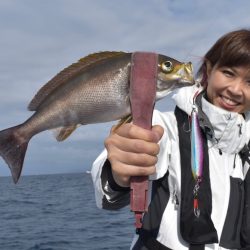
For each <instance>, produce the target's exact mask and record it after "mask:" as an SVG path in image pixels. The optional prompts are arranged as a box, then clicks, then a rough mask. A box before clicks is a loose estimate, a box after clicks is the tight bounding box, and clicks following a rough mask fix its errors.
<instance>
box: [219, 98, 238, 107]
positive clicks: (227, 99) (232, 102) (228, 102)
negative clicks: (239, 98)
mask: <svg viewBox="0 0 250 250" xmlns="http://www.w3.org/2000/svg"><path fill="white" fill-rule="evenodd" d="M221 98H222V100H223V101H224V102H225V103H226V104H228V105H231V106H236V105H238V104H239V103H238V102H236V101H234V100H232V99H230V98H228V97H226V96H221Z"/></svg>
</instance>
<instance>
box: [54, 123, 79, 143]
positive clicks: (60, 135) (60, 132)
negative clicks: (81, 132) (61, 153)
mask: <svg viewBox="0 0 250 250" xmlns="http://www.w3.org/2000/svg"><path fill="white" fill-rule="evenodd" d="M76 128H77V125H72V126H69V127H62V128H58V129H56V130H55V138H56V140H57V141H64V140H65V139H67V138H68V137H69V136H70V135H71V134H72V133H73V131H74V130H75V129H76Z"/></svg>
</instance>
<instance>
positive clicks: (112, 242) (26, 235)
mask: <svg viewBox="0 0 250 250" xmlns="http://www.w3.org/2000/svg"><path fill="white" fill-rule="evenodd" d="M133 225H134V219H133V214H132V213H131V212H130V210H129V207H126V208H124V209H121V210H119V211H106V210H101V209H98V208H97V207H96V204H95V197H94V188H93V184H92V180H91V176H90V174H87V173H80V174H79V173H76V174H75V173H74V174H54V175H37V176H22V177H21V179H20V181H19V183H18V184H17V185H15V184H14V183H13V182H12V179H11V178H10V177H1V178H0V249H1V250H81V249H86V250H99V249H103V250H104V249H106V250H113V249H114V250H119V249H120V250H127V249H129V246H130V243H131V241H132V238H133V234H134V226H133Z"/></svg>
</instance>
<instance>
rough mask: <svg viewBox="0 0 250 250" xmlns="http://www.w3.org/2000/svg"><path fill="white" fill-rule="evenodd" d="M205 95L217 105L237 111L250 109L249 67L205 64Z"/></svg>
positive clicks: (241, 111)
mask: <svg viewBox="0 0 250 250" xmlns="http://www.w3.org/2000/svg"><path fill="white" fill-rule="evenodd" d="M207 76H208V78H207V81H208V85H207V97H208V100H209V101H210V102H211V103H212V104H214V105H215V106H217V107H220V108H223V109H225V110H228V111H231V112H237V113H243V112H245V111H250V68H248V67H219V68H218V67H217V66H216V65H215V66H214V67H213V68H211V67H210V64H209V63H208V64H207Z"/></svg>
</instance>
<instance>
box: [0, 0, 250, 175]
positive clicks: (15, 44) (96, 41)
mask: <svg viewBox="0 0 250 250" xmlns="http://www.w3.org/2000/svg"><path fill="white" fill-rule="evenodd" d="M240 3H241V5H240V4H239V3H235V1H233V0H221V1H216V0H204V1H199V0H194V1H181V0H152V1H143V0H128V1H121V0H110V1H103V0H95V1H92V0H85V1H81V0H72V1H66V0H44V1H33V0H24V1H20V0H13V1H8V0H2V1H0V30H1V39H0V54H1V56H0V89H1V90H0V129H4V128H6V127H9V126H14V125H16V124H19V123H22V122H23V121H25V120H26V119H27V118H28V117H29V116H30V115H31V114H32V113H31V112H29V111H27V109H26V107H27V106H28V103H29V102H30V100H31V99H32V97H33V96H34V95H35V93H36V92H37V90H38V89H39V88H40V87H41V86H42V85H43V84H45V83H46V82H47V81H48V80H50V78H52V77H53V76H54V75H55V74H56V73H58V72H59V71H60V70H62V69H63V68H64V67H66V66H68V65H70V64H71V63H73V62H75V61H77V60H78V59H79V58H81V57H83V56H85V55H87V54H89V53H92V52H95V51H101V50H124V51H137V50H143V51H156V52H159V53H162V54H166V55H169V56H171V57H175V58H177V59H179V60H185V61H190V60H191V61H193V62H194V64H195V66H196V68H197V67H198V63H199V60H200V58H201V57H202V56H203V55H204V54H205V53H206V51H207V50H208V49H209V48H210V46H211V45H212V44H213V43H214V42H215V40H216V39H218V38H219V37H220V36H221V35H222V34H224V33H225V32H228V31H230V30H233V29H236V28H240V27H246V28H248V27H249V23H250V16H249V13H248V10H249V8H250V2H249V1H247V0H243V1H241V2H240ZM241 6H242V7H241ZM211 8H212V11H211ZM157 107H158V108H159V109H161V110H165V109H169V108H170V107H171V108H172V107H173V104H172V103H170V102H169V99H168V100H163V101H161V102H160V103H159V104H158V105H157ZM110 126H111V124H110V123H109V124H101V125H94V126H86V127H84V128H80V129H78V131H77V132H75V134H73V135H72V137H71V138H70V139H69V140H68V141H67V142H64V143H61V144H58V143H57V142H55V141H54V139H53V138H52V136H51V134H50V133H46V132H44V133H41V134H39V135H37V136H36V137H34V138H33V139H32V141H31V143H30V145H29V148H28V152H27V156H26V159H25V164H24V173H25V174H31V173H32V174H33V173H46V172H49V173H52V172H60V171H70V170H68V166H69V165H71V166H73V167H72V169H74V171H75V170H79V171H82V170H83V169H84V168H89V166H90V165H91V162H92V161H93V159H94V158H95V157H96V156H97V154H98V153H99V152H100V150H101V149H102V147H103V140H104V138H105V137H106V136H107V134H108V132H109V129H110ZM84 152H85V153H84ZM0 171H1V173H3V174H8V173H9V171H8V169H7V168H6V166H5V163H4V162H3V161H2V160H0Z"/></svg>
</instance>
